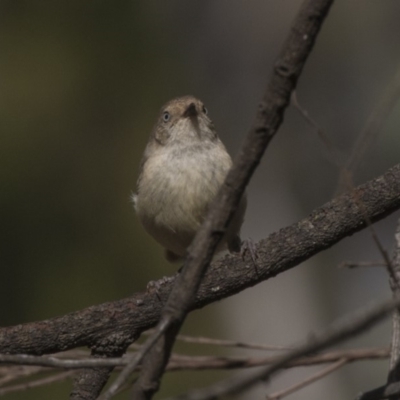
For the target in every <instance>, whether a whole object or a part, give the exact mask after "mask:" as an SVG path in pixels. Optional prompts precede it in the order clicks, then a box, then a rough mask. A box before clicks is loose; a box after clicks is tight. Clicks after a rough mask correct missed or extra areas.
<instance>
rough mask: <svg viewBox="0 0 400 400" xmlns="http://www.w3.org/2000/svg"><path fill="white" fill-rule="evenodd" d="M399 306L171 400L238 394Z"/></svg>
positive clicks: (365, 314) (381, 307)
mask: <svg viewBox="0 0 400 400" xmlns="http://www.w3.org/2000/svg"><path fill="white" fill-rule="evenodd" d="M399 305H400V298H396V299H390V300H386V301H383V302H380V303H379V304H377V305H375V306H373V307H370V308H369V309H367V310H363V311H362V312H360V313H358V314H357V315H355V316H352V317H350V318H347V319H345V320H343V321H341V322H339V323H337V324H335V325H333V326H331V327H330V328H328V329H326V330H325V331H323V332H322V333H320V334H317V335H312V340H311V341H310V339H309V340H308V342H307V343H306V344H304V345H302V346H298V347H296V348H295V350H292V351H290V352H288V353H287V354H286V355H284V356H282V357H280V359H279V360H278V361H277V362H275V363H273V364H271V365H269V366H268V367H264V368H262V369H260V370H259V371H257V372H256V373H254V374H251V375H248V374H246V375H236V376H233V377H230V378H227V379H225V380H223V381H220V382H217V383H216V384H214V385H212V386H209V387H206V388H204V389H199V390H195V391H192V392H189V393H187V394H184V395H181V396H177V397H175V398H173V399H170V400H213V399H216V398H218V397H220V396H226V395H229V394H233V393H236V394H237V393H239V392H241V391H243V390H245V389H248V388H250V387H252V386H253V385H255V384H256V383H258V382H260V381H261V380H266V379H268V378H269V377H270V376H271V375H272V374H273V373H275V372H277V371H279V370H280V369H282V368H285V367H286V366H287V365H288V364H289V363H291V362H293V361H295V360H297V359H299V358H300V357H304V356H306V355H309V354H312V353H314V352H316V351H320V350H322V349H324V348H327V347H329V346H331V345H334V344H336V343H339V342H341V341H343V340H345V339H347V338H349V337H352V336H355V335H356V334H359V333H361V332H364V331H365V330H366V329H368V328H370V327H371V326H373V325H374V324H376V323H377V322H379V321H380V320H382V319H383V318H384V317H385V316H387V315H388V314H389V313H390V312H391V311H393V309H395V308H396V307H399Z"/></svg>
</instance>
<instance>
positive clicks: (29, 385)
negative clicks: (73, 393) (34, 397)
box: [0, 371, 76, 396]
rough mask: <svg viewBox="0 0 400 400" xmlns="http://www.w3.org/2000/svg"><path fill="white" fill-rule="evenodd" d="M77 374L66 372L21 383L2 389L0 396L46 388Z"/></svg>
mask: <svg viewBox="0 0 400 400" xmlns="http://www.w3.org/2000/svg"><path fill="white" fill-rule="evenodd" d="M75 373H76V372H75V371H65V372H60V373H58V374H54V375H51V376H47V377H46V378H41V379H36V380H34V381H30V382H26V383H20V384H18V385H13V386H6V387H5V388H1V389H0V396H4V395H5V394H8V393H12V392H20V391H23V390H28V389H33V388H35V387H39V386H45V385H50V384H51V383H55V382H60V381H63V380H65V379H67V378H71V377H72V376H73V375H74V374H75Z"/></svg>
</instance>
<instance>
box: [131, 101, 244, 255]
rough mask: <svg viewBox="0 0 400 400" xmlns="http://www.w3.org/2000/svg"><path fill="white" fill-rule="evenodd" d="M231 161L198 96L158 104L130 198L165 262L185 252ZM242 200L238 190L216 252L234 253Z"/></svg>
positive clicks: (238, 246)
mask: <svg viewBox="0 0 400 400" xmlns="http://www.w3.org/2000/svg"><path fill="white" fill-rule="evenodd" d="M231 166H232V159H231V157H230V155H229V154H228V152H227V150H226V148H225V146H224V144H223V143H222V141H221V140H220V139H219V137H218V135H217V133H216V130H215V128H214V124H213V123H212V121H211V119H210V117H209V115H208V110H207V108H206V107H205V106H204V104H203V102H202V101H201V100H199V99H197V98H195V97H193V96H183V97H179V98H175V99H172V100H170V101H169V102H168V103H166V104H165V105H164V106H163V107H162V108H161V110H160V112H159V115H158V118H157V121H156V124H155V126H154V128H153V130H152V132H151V134H150V137H149V140H148V143H147V146H146V148H145V151H144V155H143V158H142V161H141V164H140V171H139V178H138V180H137V189H136V193H135V194H134V195H133V196H132V200H133V203H134V208H135V210H136V214H137V216H138V218H139V220H140V222H141V224H142V225H143V227H144V229H145V231H147V233H149V234H150V235H151V236H152V237H153V238H154V239H155V240H156V241H157V242H158V243H159V244H160V245H161V246H163V247H164V248H165V257H166V259H167V260H168V261H170V262H174V261H180V260H182V259H183V258H184V257H185V254H186V250H187V248H188V246H189V245H190V243H191V242H192V240H193V238H194V236H195V234H196V232H197V231H198V229H199V228H200V226H201V224H202V222H203V220H204V218H205V216H206V215H207V211H208V209H209V206H210V204H211V202H212V201H213V200H214V198H215V196H216V194H217V192H218V190H219V189H220V187H221V185H222V184H223V182H224V180H225V178H226V175H227V174H228V171H229V170H230V168H231ZM246 205H247V201H246V195H243V197H242V199H241V201H240V203H239V205H238V207H237V209H236V210H235V213H234V216H233V218H232V220H231V222H230V224H229V226H228V227H227V229H226V232H225V234H224V236H223V238H222V240H221V242H220V244H219V246H218V248H217V250H216V252H219V251H222V250H225V249H228V250H229V251H230V252H235V253H238V252H240V250H241V239H240V229H241V226H242V223H243V220H244V214H245V211H246Z"/></svg>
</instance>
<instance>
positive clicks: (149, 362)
mask: <svg viewBox="0 0 400 400" xmlns="http://www.w3.org/2000/svg"><path fill="white" fill-rule="evenodd" d="M332 3H333V0H307V1H305V2H304V3H303V5H302V6H301V8H300V10H299V12H298V14H297V16H296V19H295V21H294V23H293V26H292V28H291V31H290V33H289V36H288V38H287V40H286V42H285V43H284V45H283V48H282V50H281V53H280V55H279V57H278V60H277V62H276V64H275V68H274V70H273V73H272V75H271V77H270V80H269V83H268V85H267V89H266V92H265V94H264V98H263V100H262V102H261V103H260V106H259V109H258V112H257V115H256V119H255V122H254V124H253V126H252V128H251V129H250V132H249V133H248V135H247V137H246V139H245V142H244V144H243V146H242V149H241V151H240V153H239V156H238V157H237V159H236V160H235V162H234V165H233V167H232V169H231V171H230V172H229V174H228V176H227V179H226V181H225V183H224V185H223V186H222V188H221V190H220V191H219V193H218V195H217V197H216V199H215V201H214V202H213V204H212V206H211V207H210V210H209V212H208V215H207V217H206V219H205V221H204V223H203V225H202V227H201V228H200V230H199V231H198V232H197V234H196V237H195V238H194V240H193V243H192V244H191V246H190V247H189V249H188V256H187V258H186V261H185V264H184V267H183V270H182V273H181V274H180V275H179V276H178V277H177V280H176V282H175V284H174V286H173V289H172V291H171V294H170V296H169V298H168V301H167V303H166V305H165V308H164V310H163V312H162V317H161V321H160V324H163V323H165V321H169V325H168V327H167V329H166V332H165V333H164V334H163V335H162V336H161V338H160V339H158V341H157V343H156V344H155V346H154V348H153V349H151V350H150V352H149V354H148V356H147V357H146V358H145V359H144V360H143V368H142V371H141V374H140V376H139V378H138V380H137V381H136V383H135V385H134V389H133V399H151V398H152V396H153V394H154V393H155V392H156V391H158V388H159V385H160V379H161V377H162V375H163V373H164V369H165V366H166V365H167V363H168V359H169V356H170V354H171V350H172V346H173V344H174V342H175V337H176V335H177V334H178V332H179V329H180V327H181V326H182V324H183V322H184V320H185V318H186V315H187V313H188V312H189V310H190V308H191V307H192V306H193V304H194V302H195V296H196V293H197V290H198V288H199V286H200V282H201V280H202V278H203V276H204V274H205V272H206V270H207V267H208V265H209V263H210V261H211V258H212V255H213V253H214V251H215V248H216V247H217V245H218V242H219V241H220V240H221V238H222V236H223V234H224V232H225V230H226V228H227V226H228V224H229V221H230V219H231V218H232V216H233V214H234V212H235V210H236V209H237V207H238V204H239V202H240V199H241V196H242V194H243V192H244V190H245V187H246V185H247V184H248V182H249V180H250V178H251V176H252V174H253V172H254V170H255V169H256V167H257V165H258V164H259V162H260V160H261V157H262V155H263V154H264V152H265V149H266V147H267V145H268V144H269V142H270V141H271V139H272V138H273V137H274V136H275V134H276V132H277V130H278V128H279V126H280V125H281V123H282V120H283V114H284V112H285V109H286V108H287V106H288V104H289V103H290V96H291V94H292V92H293V90H294V89H295V87H296V84H297V80H298V78H299V76H300V74H301V72H302V70H303V67H304V65H305V62H306V60H307V58H308V56H309V55H310V53H311V50H312V49H313V47H314V43H315V40H316V38H317V36H318V33H319V30H320V28H321V26H322V23H323V21H324V19H325V17H326V15H327V14H328V11H329V9H330V6H331V5H332ZM134 366H135V364H134V363H133V362H132V364H131V365H130V366H128V367H127V368H126V370H125V371H124V372H123V374H121V378H120V379H119V378H117V380H116V381H115V383H114V384H113V385H111V387H110V388H109V389H108V390H107V391H106V392H105V395H104V399H109V398H111V397H112V395H113V394H115V393H116V391H117V390H118V388H119V387H120V386H122V385H123V384H124V383H125V382H126V379H127V377H128V376H129V374H128V372H129V369H131V370H133V368H134ZM122 376H123V377H124V379H122Z"/></svg>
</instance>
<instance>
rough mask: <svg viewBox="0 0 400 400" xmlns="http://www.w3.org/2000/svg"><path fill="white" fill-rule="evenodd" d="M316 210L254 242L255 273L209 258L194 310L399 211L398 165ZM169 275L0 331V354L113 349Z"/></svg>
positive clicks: (143, 320) (142, 326)
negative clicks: (128, 292)
mask: <svg viewBox="0 0 400 400" xmlns="http://www.w3.org/2000/svg"><path fill="white" fill-rule="evenodd" d="M354 190H356V191H357V192H358V193H359V199H360V201H362V203H363V205H364V209H363V210H360V209H359V208H358V204H357V202H356V201H355V200H354V196H353V195H352V194H351V193H350V194H344V195H341V196H339V197H338V198H336V199H334V200H332V201H330V202H328V203H326V204H325V205H323V206H322V207H320V208H317V209H315V210H314V211H313V212H312V213H311V214H310V215H309V216H308V217H307V218H305V219H303V220H301V221H299V222H297V223H294V224H292V225H290V226H287V227H285V228H283V229H281V230H279V231H278V232H275V233H272V234H271V235H270V236H268V237H267V238H266V239H263V240H261V241H260V242H258V243H256V249H257V256H258V258H257V270H255V268H253V267H252V262H251V258H250V257H247V256H246V257H245V259H244V260H242V259H241V258H239V257H236V256H232V255H227V256H225V257H224V258H222V259H220V260H218V261H216V262H214V263H212V265H211V266H210V268H209V270H208V271H207V274H206V276H205V277H204V280H203V282H202V284H201V285H200V288H199V291H198V293H197V296H196V303H195V304H194V305H193V307H192V309H198V308H202V307H204V306H206V305H207V304H210V303H213V302H215V301H218V300H221V299H223V298H226V297H229V296H232V295H234V294H236V293H238V292H240V291H243V290H245V289H247V288H249V287H251V286H254V285H256V284H257V283H260V282H262V281H265V280H267V279H270V278H272V277H274V276H276V275H278V274H280V273H282V272H285V271H287V270H288V269H291V268H293V267H296V266H297V265H299V264H301V263H302V262H303V261H305V260H307V259H309V258H311V257H312V256H313V255H315V254H317V253H319V252H321V251H323V250H326V249H328V248H329V247H331V246H333V245H335V244H336V243H337V242H339V241H340V240H342V239H344V238H345V237H347V236H351V235H353V234H355V233H356V232H359V231H361V230H363V229H365V227H366V224H365V221H364V213H365V215H367V216H368V217H369V218H370V220H371V222H373V223H374V222H377V221H379V220H381V219H383V218H385V217H386V216H388V215H390V214H391V213H393V212H395V211H396V210H399V209H400V164H399V165H396V166H394V167H392V168H391V169H389V170H388V171H387V172H386V173H385V174H384V175H381V176H379V177H378V178H376V179H373V180H371V181H369V182H367V183H365V184H363V185H360V186H358V187H357V188H355V189H354ZM173 281H174V277H170V278H162V279H160V280H159V281H157V285H154V286H158V289H157V290H156V289H152V288H150V289H149V290H147V291H146V292H138V293H136V294H134V295H133V296H131V297H128V298H126V299H122V300H118V301H114V302H110V303H103V304H100V305H96V306H91V307H89V308H86V309H83V310H80V311H76V312H73V313H70V314H66V315H64V316H61V317H57V318H53V319H49V320H44V321H39V322H32V323H26V324H22V325H16V326H11V327H2V328H0V352H1V353H8V354H22V353H25V354H38V355H40V354H50V353H56V352H60V351H65V350H68V349H73V348H76V347H80V346H88V347H90V348H92V349H97V350H100V349H101V350H103V351H105V350H106V349H111V348H114V349H117V348H119V347H120V346H123V345H127V344H130V343H132V342H134V341H135V340H136V339H137V338H138V337H139V336H140V334H141V333H142V332H143V331H145V330H147V329H149V328H151V327H153V326H154V325H155V324H156V323H157V321H158V320H159V318H160V314H161V309H162V307H163V305H164V304H165V301H166V298H167V297H168V294H169V292H170V290H171V286H172V284H173Z"/></svg>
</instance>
